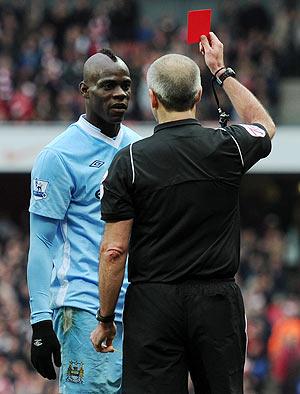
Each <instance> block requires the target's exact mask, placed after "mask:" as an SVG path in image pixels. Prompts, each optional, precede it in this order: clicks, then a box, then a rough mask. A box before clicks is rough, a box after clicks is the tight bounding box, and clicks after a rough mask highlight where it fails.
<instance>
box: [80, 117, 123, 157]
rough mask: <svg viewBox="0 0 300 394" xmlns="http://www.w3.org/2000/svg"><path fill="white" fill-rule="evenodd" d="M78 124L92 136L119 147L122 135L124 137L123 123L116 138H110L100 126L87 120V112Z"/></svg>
mask: <svg viewBox="0 0 300 394" xmlns="http://www.w3.org/2000/svg"><path fill="white" fill-rule="evenodd" d="M75 125H76V126H78V127H79V128H80V129H81V130H83V131H84V132H85V133H87V134H90V135H91V136H93V137H95V138H97V139H98V140H101V141H103V142H106V143H107V144H109V145H111V146H113V147H115V148H117V149H118V148H119V146H120V144H121V141H122V137H123V126H122V124H121V127H120V130H119V132H118V134H117V136H116V137H115V138H109V137H108V136H107V135H105V134H103V133H101V129H99V128H98V127H96V126H94V125H92V123H90V122H89V121H87V120H86V118H85V114H83V115H81V116H80V118H79V119H78V121H77V122H76V123H75Z"/></svg>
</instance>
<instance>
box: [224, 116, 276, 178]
mask: <svg viewBox="0 0 300 394" xmlns="http://www.w3.org/2000/svg"><path fill="white" fill-rule="evenodd" d="M226 130H227V131H228V132H229V133H230V135H231V137H232V138H233V140H234V142H235V144H236V145H237V149H238V151H239V154H240V157H241V161H242V166H243V173H245V172H246V171H248V170H249V169H250V168H251V167H252V166H253V165H254V164H255V163H257V162H258V161H259V160H260V159H262V158H264V157H267V156H268V155H269V153H270V152H271V140H270V137H269V135H268V133H267V131H266V130H265V128H264V127H263V126H262V125H260V124H240V125H232V126H228V127H226Z"/></svg>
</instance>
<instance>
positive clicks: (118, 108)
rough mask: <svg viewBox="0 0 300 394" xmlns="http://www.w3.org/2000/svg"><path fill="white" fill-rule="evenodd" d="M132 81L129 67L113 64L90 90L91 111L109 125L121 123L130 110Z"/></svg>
mask: <svg viewBox="0 0 300 394" xmlns="http://www.w3.org/2000/svg"><path fill="white" fill-rule="evenodd" d="M130 95H131V79H130V76H129V71H128V69H127V67H125V66H123V65H122V64H121V65H120V64H119V63H113V65H112V66H110V68H107V69H104V70H103V71H102V72H101V74H100V75H99V76H98V79H97V80H96V81H95V83H94V84H93V85H92V86H90V88H89V102H88V104H87V105H88V106H89V110H90V112H91V113H92V114H93V116H95V117H97V118H100V119H102V120H104V121H105V122H107V123H120V122H121V121H122V120H123V118H124V115H125V112H126V110H127V108H128V103H129V99H130Z"/></svg>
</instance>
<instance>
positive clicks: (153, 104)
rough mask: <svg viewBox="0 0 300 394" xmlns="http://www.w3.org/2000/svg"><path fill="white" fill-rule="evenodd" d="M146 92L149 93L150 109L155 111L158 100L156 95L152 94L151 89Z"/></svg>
mask: <svg viewBox="0 0 300 394" xmlns="http://www.w3.org/2000/svg"><path fill="white" fill-rule="evenodd" d="M148 92H149V97H150V103H151V107H152V108H154V109H157V108H158V98H157V96H156V94H155V93H154V92H153V90H152V89H149V90H148Z"/></svg>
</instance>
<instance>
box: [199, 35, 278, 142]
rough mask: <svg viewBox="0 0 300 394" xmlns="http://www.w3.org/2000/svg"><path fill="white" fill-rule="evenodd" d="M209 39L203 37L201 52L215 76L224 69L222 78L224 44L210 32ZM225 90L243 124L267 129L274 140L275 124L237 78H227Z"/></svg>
mask: <svg viewBox="0 0 300 394" xmlns="http://www.w3.org/2000/svg"><path fill="white" fill-rule="evenodd" d="M209 39H210V41H208V39H207V37H206V36H201V43H200V51H201V52H202V53H203V55H204V60H205V63H206V65H207V66H208V68H209V69H210V71H211V73H212V74H213V75H215V73H216V72H217V71H218V70H220V69H221V68H224V69H223V70H220V71H219V72H218V74H217V76H218V77H219V78H220V77H221V75H222V73H224V71H225V67H224V58H223V44H222V42H221V41H220V40H219V39H218V37H217V36H216V35H215V34H214V33H212V32H210V35H209ZM223 88H224V90H225V92H226V94H227V96H228V98H229V100H230V101H231V103H232V105H233V107H234V109H235V110H236V112H237V114H238V116H239V117H240V119H241V120H242V122H244V123H259V124H261V125H262V126H263V127H264V128H265V129H266V131H267V133H268V135H269V137H270V138H273V136H274V134H275V124H274V122H273V120H272V118H271V117H270V115H269V114H268V112H267V111H266V109H265V108H264V107H263V105H262V104H261V103H260V102H259V100H258V99H257V98H256V97H255V96H254V95H253V94H252V93H251V92H250V91H249V90H248V89H247V88H246V87H245V86H243V85H242V84H241V83H240V82H238V81H237V80H236V79H235V78H232V77H228V78H226V79H225V80H224V82H223Z"/></svg>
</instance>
